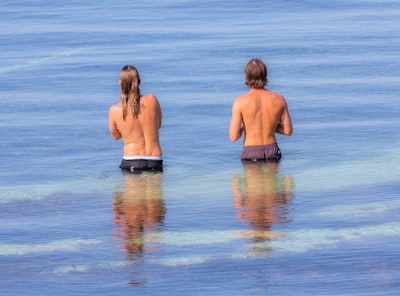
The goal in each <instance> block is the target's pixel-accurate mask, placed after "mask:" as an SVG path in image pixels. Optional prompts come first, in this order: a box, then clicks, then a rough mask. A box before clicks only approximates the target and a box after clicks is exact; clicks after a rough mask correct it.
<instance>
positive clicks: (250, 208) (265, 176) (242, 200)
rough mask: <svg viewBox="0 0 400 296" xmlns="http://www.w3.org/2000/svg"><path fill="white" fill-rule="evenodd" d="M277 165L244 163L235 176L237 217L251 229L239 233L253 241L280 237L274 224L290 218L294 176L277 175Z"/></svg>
mask: <svg viewBox="0 0 400 296" xmlns="http://www.w3.org/2000/svg"><path fill="white" fill-rule="evenodd" d="M278 166H279V164H278V163H244V164H243V170H244V171H243V176H237V175H234V176H232V192H233V195H234V198H235V200H234V205H235V208H236V209H237V218H238V219H239V220H240V221H242V222H245V223H248V224H249V225H250V226H251V228H252V229H251V230H248V231H241V232H240V233H239V235H240V236H241V237H249V238H251V239H252V242H253V243H260V242H265V241H267V240H269V239H271V238H276V237H281V236H282V234H280V233H277V232H273V231H272V226H273V224H276V223H287V222H289V221H290V218H289V216H288V211H289V205H290V203H291V198H292V197H291V195H292V193H291V191H292V188H293V179H292V177H291V176H278ZM256 245H257V244H255V246H256ZM254 251H256V252H260V251H262V252H265V250H254Z"/></svg>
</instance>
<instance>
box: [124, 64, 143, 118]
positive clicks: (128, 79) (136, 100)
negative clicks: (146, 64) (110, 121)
mask: <svg viewBox="0 0 400 296" xmlns="http://www.w3.org/2000/svg"><path fill="white" fill-rule="evenodd" d="M119 77H120V78H119V80H120V85H121V102H122V117H123V118H124V120H126V116H127V114H128V105H129V106H130V107H131V109H132V113H133V116H134V117H135V118H137V117H138V116H139V113H140V88H139V84H140V77H139V72H138V70H137V69H136V68H135V67H134V66H131V65H127V66H124V67H123V68H122V69H121V73H120V76H119Z"/></svg>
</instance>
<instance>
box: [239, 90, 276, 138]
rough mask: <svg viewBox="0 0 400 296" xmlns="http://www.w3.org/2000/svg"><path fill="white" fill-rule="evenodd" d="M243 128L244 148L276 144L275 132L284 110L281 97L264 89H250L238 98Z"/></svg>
mask: <svg viewBox="0 0 400 296" xmlns="http://www.w3.org/2000/svg"><path fill="white" fill-rule="evenodd" d="M238 102H239V103H240V104H241V106H242V108H241V110H242V118H243V122H244V127H245V130H244V132H245V138H244V143H243V144H244V146H256V145H268V144H273V143H276V138H275V131H276V127H277V125H278V123H279V121H280V118H281V115H282V111H283V108H284V100H283V97H282V96H281V95H279V94H277V93H274V92H271V91H268V90H265V89H251V90H250V91H249V92H248V93H246V94H244V95H242V96H241V97H239V98H238Z"/></svg>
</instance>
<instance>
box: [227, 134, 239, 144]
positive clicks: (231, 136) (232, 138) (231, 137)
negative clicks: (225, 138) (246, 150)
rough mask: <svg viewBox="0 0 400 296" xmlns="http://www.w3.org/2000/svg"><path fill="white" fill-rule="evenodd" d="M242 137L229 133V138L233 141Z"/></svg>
mask: <svg viewBox="0 0 400 296" xmlns="http://www.w3.org/2000/svg"><path fill="white" fill-rule="evenodd" d="M239 138H240V136H238V135H231V134H230V135H229V140H230V141H231V142H236V141H237V140H238V139H239Z"/></svg>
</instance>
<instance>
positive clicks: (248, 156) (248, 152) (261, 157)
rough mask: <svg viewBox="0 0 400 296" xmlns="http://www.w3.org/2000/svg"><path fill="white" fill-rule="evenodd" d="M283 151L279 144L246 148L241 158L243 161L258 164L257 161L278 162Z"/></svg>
mask: <svg viewBox="0 0 400 296" xmlns="http://www.w3.org/2000/svg"><path fill="white" fill-rule="evenodd" d="M281 157H282V155H281V151H280V150H279V147H278V144H276V143H275V144H269V145H257V146H244V147H243V151H242V154H241V155H240V158H241V160H242V161H245V162H248V161H251V162H257V161H274V162H278V161H279V160H280V159H281Z"/></svg>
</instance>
